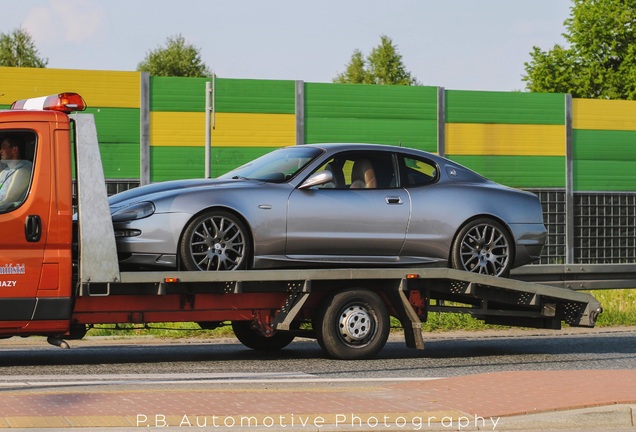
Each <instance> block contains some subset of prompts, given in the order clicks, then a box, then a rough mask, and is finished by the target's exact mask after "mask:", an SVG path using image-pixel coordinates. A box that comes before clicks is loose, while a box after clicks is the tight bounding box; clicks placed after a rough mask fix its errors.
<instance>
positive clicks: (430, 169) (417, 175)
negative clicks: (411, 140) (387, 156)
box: [401, 156, 439, 187]
mask: <svg viewBox="0 0 636 432" xmlns="http://www.w3.org/2000/svg"><path fill="white" fill-rule="evenodd" d="M401 166H402V167H403V171H404V176H403V181H404V185H405V186H406V187H417V186H424V185H428V184H431V183H434V182H435V181H437V178H438V176H439V173H438V170H437V165H435V164H434V163H433V162H431V161H429V160H426V159H419V158H416V157H408V156H404V157H403V158H402V164H401Z"/></svg>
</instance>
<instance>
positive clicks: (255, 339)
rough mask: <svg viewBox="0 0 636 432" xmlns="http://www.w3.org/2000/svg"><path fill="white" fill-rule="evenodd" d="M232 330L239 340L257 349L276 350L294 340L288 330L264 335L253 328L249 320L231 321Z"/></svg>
mask: <svg viewBox="0 0 636 432" xmlns="http://www.w3.org/2000/svg"><path fill="white" fill-rule="evenodd" d="M232 330H234V335H235V336H236V338H237V339H238V340H239V342H241V343H242V344H243V345H245V346H246V347H248V348H251V349H253V350H257V351H278V350H281V349H283V348H285V347H286V346H287V345H289V344H290V343H291V342H292V341H293V340H294V335H293V334H292V333H288V332H276V333H274V334H273V335H272V336H269V337H268V336H264V335H262V334H261V333H259V332H258V331H257V330H254V329H253V328H252V326H251V323H250V322H249V321H232Z"/></svg>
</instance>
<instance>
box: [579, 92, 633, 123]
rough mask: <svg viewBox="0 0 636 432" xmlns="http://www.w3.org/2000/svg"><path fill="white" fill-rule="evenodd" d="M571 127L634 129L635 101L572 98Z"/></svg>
mask: <svg viewBox="0 0 636 432" xmlns="http://www.w3.org/2000/svg"><path fill="white" fill-rule="evenodd" d="M572 128H573V129H592V130H632V131H633V130H636V101H623V100H601V99H572Z"/></svg>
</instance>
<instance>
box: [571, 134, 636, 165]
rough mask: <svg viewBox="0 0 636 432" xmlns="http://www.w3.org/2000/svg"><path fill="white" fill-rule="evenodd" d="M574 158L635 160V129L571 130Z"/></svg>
mask: <svg viewBox="0 0 636 432" xmlns="http://www.w3.org/2000/svg"><path fill="white" fill-rule="evenodd" d="M572 142H573V148H574V159H575V160H576V159H587V160H621V161H622V160H626V159H628V160H636V131H614V130H612V131H609V130H607V131H602V130H577V129H575V130H573V131H572Z"/></svg>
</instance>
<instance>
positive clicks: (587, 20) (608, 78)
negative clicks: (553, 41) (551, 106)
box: [523, 0, 636, 99]
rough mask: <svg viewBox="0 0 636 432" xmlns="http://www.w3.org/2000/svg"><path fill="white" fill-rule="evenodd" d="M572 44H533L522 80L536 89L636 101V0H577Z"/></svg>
mask: <svg viewBox="0 0 636 432" xmlns="http://www.w3.org/2000/svg"><path fill="white" fill-rule="evenodd" d="M573 3H574V5H573V6H572V8H571V12H570V17H569V18H568V19H567V20H566V21H565V22H564V25H565V27H566V29H567V31H566V33H564V35H563V36H564V37H565V39H566V41H567V42H568V45H569V46H568V47H562V46H560V45H554V47H553V48H552V50H550V51H543V50H541V49H540V48H538V47H534V48H533V50H532V52H531V53H530V57H531V60H530V61H529V62H526V63H525V70H526V73H527V75H525V76H524V78H523V80H524V81H525V82H526V88H527V89H528V90H530V91H533V92H556V93H570V94H572V96H573V97H577V98H603V99H636V0H573Z"/></svg>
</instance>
